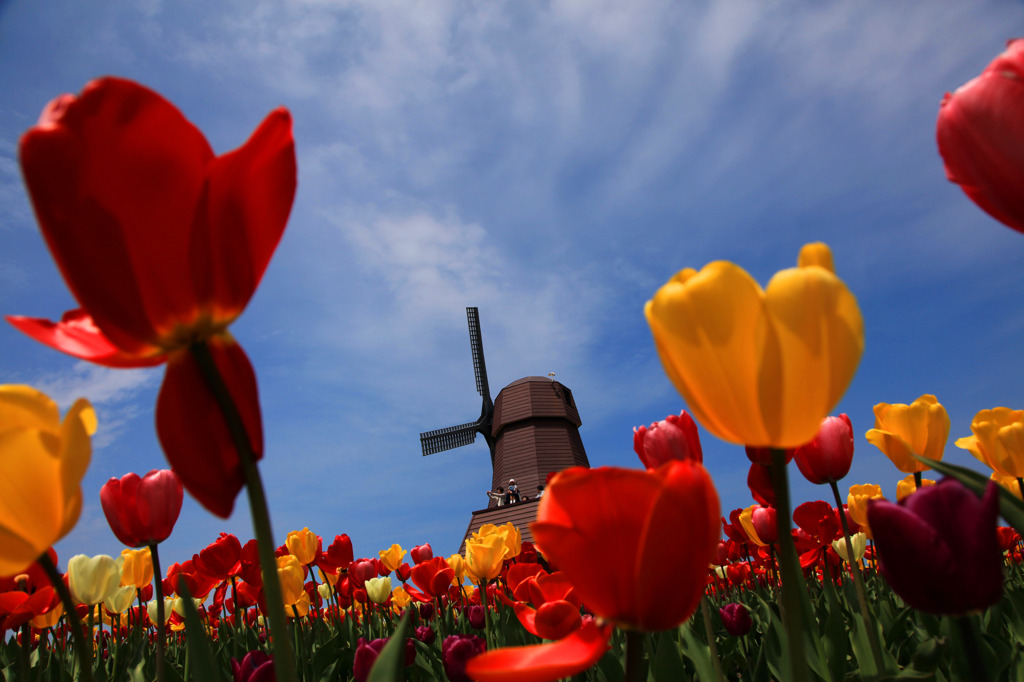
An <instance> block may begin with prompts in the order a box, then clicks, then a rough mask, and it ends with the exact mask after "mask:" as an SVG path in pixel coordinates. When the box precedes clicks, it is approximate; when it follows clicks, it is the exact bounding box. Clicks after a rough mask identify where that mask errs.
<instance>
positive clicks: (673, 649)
mask: <svg viewBox="0 0 1024 682" xmlns="http://www.w3.org/2000/svg"><path fill="white" fill-rule="evenodd" d="M683 627H686V626H685V625H683ZM650 676H651V677H653V678H654V679H655V680H682V679H685V678H686V668H685V667H684V666H683V657H682V656H681V655H680V654H679V646H678V645H677V644H676V639H675V637H673V636H672V631H671V630H665V631H664V632H662V633H661V634H660V635H658V647H657V649H656V650H655V652H654V659H653V660H652V661H651V670H650ZM709 679H714V678H709Z"/></svg>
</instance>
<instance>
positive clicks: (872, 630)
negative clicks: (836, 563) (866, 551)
mask: <svg viewBox="0 0 1024 682" xmlns="http://www.w3.org/2000/svg"><path fill="white" fill-rule="evenodd" d="M918 475H920V474H918ZM829 485H831V486H832V494H833V495H834V496H835V498H836V509H838V510H839V522H840V524H842V526H843V538H844V540H845V541H846V556H848V557H850V565H851V566H852V567H853V587H854V589H855V591H856V592H857V605H858V606H859V607H860V617H861V620H862V621H863V622H864V629H865V630H867V633H868V644H869V645H870V647H871V657H872V658H873V659H874V660H875V670H877V671H878V672H879V673H881V672H882V671H883V670H885V661H884V659H883V658H882V645H881V643H880V642H879V641H878V629H877V628H876V627H875V623H874V619H873V618H872V617H871V610H870V608H869V607H868V599H867V594H866V593H865V592H864V576H862V575H861V573H860V561H859V560H858V559H857V558H856V557H855V556H854V555H853V540H852V539H851V538H850V524H849V523H848V522H847V521H846V512H845V511H844V510H843V500H842V498H840V497H839V486H838V485H837V484H836V482H835V481H833V480H830V481H829Z"/></svg>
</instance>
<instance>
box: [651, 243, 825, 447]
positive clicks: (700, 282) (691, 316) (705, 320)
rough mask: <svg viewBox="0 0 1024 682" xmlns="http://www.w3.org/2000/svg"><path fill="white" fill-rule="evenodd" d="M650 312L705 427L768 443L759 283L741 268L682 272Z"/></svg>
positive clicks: (661, 348)
mask: <svg viewBox="0 0 1024 682" xmlns="http://www.w3.org/2000/svg"><path fill="white" fill-rule="evenodd" d="M723 311H727V312H723ZM644 313H645V315H646V317H647V321H648V323H649V324H650V326H651V331H652V333H653V335H654V342H655V346H656V347H657V349H658V355H659V357H660V358H661V362H662V364H663V365H664V367H665V373H666V374H667V375H668V377H669V379H670V380H671V381H672V383H673V384H674V385H675V387H676V389H677V390H678V391H679V392H680V393H681V394H682V396H683V398H684V399H685V400H686V404H687V405H688V407H689V408H690V411H691V412H693V414H694V416H695V417H696V418H697V419H698V420H699V421H700V422H701V423H702V424H703V425H704V426H705V428H707V429H708V430H709V431H711V432H712V433H714V434H715V435H716V436H718V437H719V438H722V439H723V440H727V441H730V442H734V443H744V444H748V443H749V444H767V443H769V442H770V441H769V440H768V438H769V436H768V433H767V431H766V430H765V428H764V425H763V424H762V423H761V418H760V417H761V411H760V406H759V404H758V400H757V395H756V392H754V391H751V390H750V388H749V387H751V386H756V385H758V378H759V374H760V366H759V364H760V362H761V359H762V358H761V357H760V356H758V355H757V354H756V353H755V352H754V348H756V347H758V345H760V344H759V343H758V340H761V339H764V337H765V335H766V334H768V333H769V332H770V330H769V329H768V328H767V326H766V324H765V311H764V303H763V300H762V291H761V287H760V286H758V284H757V282H755V281H754V280H753V278H751V277H750V275H749V274H747V272H746V271H745V270H743V269H742V268H740V267H739V266H737V265H734V264H733V263H729V262H726V261H715V262H713V263H709V264H708V265H706V266H705V267H704V268H703V269H702V270H701V271H700V272H695V271H693V270H691V269H687V270H683V271H681V272H680V273H679V274H677V275H676V276H675V277H674V278H673V279H672V280H671V281H670V282H669V283H668V284H666V285H665V286H664V287H662V288H661V289H660V290H658V292H657V293H656V294H655V295H654V298H652V299H651V300H650V301H648V303H647V305H646V306H645V309H644ZM735 415H744V418H743V419H742V420H738V419H736V418H735ZM820 417H821V415H819V419H820Z"/></svg>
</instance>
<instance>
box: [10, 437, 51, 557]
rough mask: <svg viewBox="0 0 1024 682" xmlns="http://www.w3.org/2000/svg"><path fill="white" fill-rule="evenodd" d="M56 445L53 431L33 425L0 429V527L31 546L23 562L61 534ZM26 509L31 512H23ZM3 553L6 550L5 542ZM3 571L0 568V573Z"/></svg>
mask: <svg viewBox="0 0 1024 682" xmlns="http://www.w3.org/2000/svg"><path fill="white" fill-rule="evenodd" d="M59 447H60V444H59V442H58V439H57V437H56V436H55V435H54V434H52V433H46V432H40V431H36V430H33V429H4V430H2V431H0V529H2V530H4V531H6V532H7V533H12V534H14V535H15V536H17V537H20V538H22V539H23V540H24V541H25V542H27V543H30V544H31V545H32V546H33V550H34V551H33V552H32V556H31V557H30V558H29V559H28V561H27V562H26V564H25V566H27V565H28V564H30V563H32V561H34V560H35V559H37V558H39V556H40V555H41V554H42V553H43V552H44V551H45V550H46V549H47V548H48V547H49V546H50V544H51V543H53V542H56V541H57V539H58V538H59V537H60V535H59V532H60V528H61V525H62V523H63V521H64V496H63V490H61V487H60V486H59V485H56V483H57V482H58V481H60V475H61V471H60V465H61V463H60V460H59V459H58V457H57V449H58V448H59ZM29 509H31V510H33V512H32V513H26V511H25V510H29ZM3 554H5V555H6V554H7V548H6V546H4V552H3ZM20 555H21V553H19V556H20ZM22 568H24V566H22ZM15 570H17V569H15ZM3 572H4V571H3V570H2V569H0V574H2V573H3Z"/></svg>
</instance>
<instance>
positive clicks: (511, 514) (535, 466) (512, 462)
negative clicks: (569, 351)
mask: <svg viewBox="0 0 1024 682" xmlns="http://www.w3.org/2000/svg"><path fill="white" fill-rule="evenodd" d="M580 424H581V421H580V415H579V412H578V411H577V409H576V401H575V400H573V397H572V391H570V390H569V389H568V388H566V387H565V386H563V385H562V384H561V383H559V382H557V381H554V380H553V379H549V378H548V377H525V378H523V379H519V380H518V381H513V382H512V383H511V384H509V385H508V386H506V387H505V388H503V389H502V390H501V392H500V393H499V394H498V397H497V399H496V400H495V401H494V423H493V426H492V436H493V438H494V440H495V442H496V446H495V454H494V467H493V474H492V476H491V489H492V490H497V488H498V486H502V487H503V488H506V489H507V488H508V481H509V479H510V478H514V479H515V480H516V483H517V484H518V486H519V492H520V494H521V495H525V496H528V497H529V498H530V501H528V502H520V503H519V504H513V505H507V506H503V507H499V506H497V503H496V502H495V501H493V500H492V501H491V503H490V505H489V506H488V507H487V508H486V509H480V510H477V511H475V512H473V517H472V519H471V520H470V522H469V527H468V528H467V529H466V534H465V535H464V536H463V540H462V542H463V546H462V547H460V548H459V551H460V552H461V551H462V548H463V547H464V546H465V542H466V538H468V537H469V536H470V535H472V534H473V533H474V532H476V531H477V530H479V529H480V526H482V525H484V524H485V523H493V524H495V525H498V526H500V525H503V524H505V523H508V522H509V521H511V522H512V523H513V524H514V525H515V526H516V527H517V528H519V531H520V533H521V534H522V538H523V540H527V541H532V540H533V535H532V534H531V533H530V526H529V524H530V522H532V521H533V520H534V519H535V518H536V516H537V501H536V500H535V499H533V498H534V497H535V495H536V494H537V486H538V485H543V484H544V481H545V480H546V479H547V476H548V474H550V473H553V472H557V471H561V470H562V469H567V468H569V467H573V466H583V467H589V466H590V461H589V460H588V459H587V453H586V450H584V448H583V441H582V440H581V439H580V432H579V427H580Z"/></svg>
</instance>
